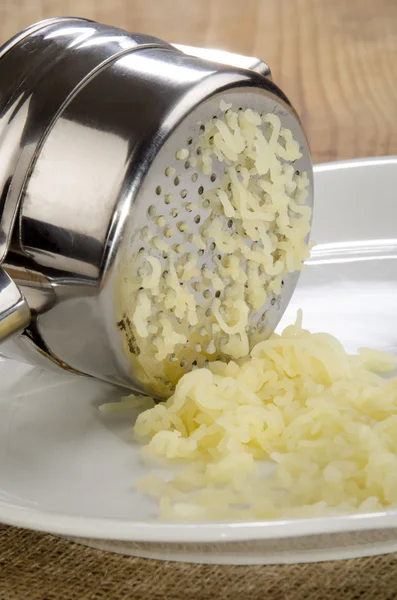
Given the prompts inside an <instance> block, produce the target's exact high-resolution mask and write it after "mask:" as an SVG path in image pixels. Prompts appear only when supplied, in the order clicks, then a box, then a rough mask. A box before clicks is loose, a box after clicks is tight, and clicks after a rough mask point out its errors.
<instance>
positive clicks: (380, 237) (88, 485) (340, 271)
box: [0, 158, 397, 564]
mask: <svg viewBox="0 0 397 600" xmlns="http://www.w3.org/2000/svg"><path fill="white" fill-rule="evenodd" d="M315 187H316V200H315V218H314V226H313V239H315V240H316V241H317V242H318V243H319V244H320V245H319V246H318V247H317V249H316V251H315V252H314V255H313V259H312V260H311V261H310V265H309V267H308V269H307V270H306V272H305V273H304V274H303V276H302V278H301V280H300V283H299V286H298V289H297V291H296V294H295V295H294V297H293V301H292V302H291V304H290V306H289V308H288V310H287V313H286V315H285V317H284V319H283V324H285V323H287V322H288V321H291V320H292V319H293V318H294V317H295V314H296V309H297V308H298V307H302V308H303V309H304V319H305V326H307V327H308V328H310V329H312V330H327V331H329V332H331V333H333V334H335V335H336V336H338V337H339V338H340V339H341V340H342V341H343V343H344V344H345V347H346V349H347V350H348V351H351V352H354V351H355V350H356V349H357V347H358V346H361V345H365V346H371V347H374V348H378V349H382V350H387V351H391V352H397V202H396V189H397V158H383V159H371V160H359V161H352V162H344V163H334V164H328V165H320V166H318V167H317V168H316V172H315ZM0 382H1V383H0V521H3V522H4V523H9V524H13V525H19V526H22V527H29V528H32V529H39V530H43V531H48V532H52V533H56V534H61V535H65V536H68V537H71V538H78V540H79V541H80V542H82V543H86V544H89V545H92V546H96V547H99V548H105V549H109V550H113V551H116V552H122V553H127V554H134V555H139V556H148V557H155V558H163V559H174V560H184V561H196V562H216V563H235V564H248V563H269V562H300V561H314V560H326V559H336V558H346V557H354V556H364V555H370V554H377V553H384V552H390V551H394V550H397V511H387V512H384V513H380V514H379V513H378V514H372V515H371V514H369V515H351V516H345V517H330V518H326V519H319V518H316V519H304V520H295V521H272V522H251V523H245V522H243V523H228V522H223V523H222V522H219V523H208V524H199V525H197V524H193V523H192V524H175V523H163V522H156V520H155V519H154V516H155V514H156V506H155V504H153V503H151V502H149V501H148V500H147V499H146V498H144V497H142V496H140V495H139V494H137V493H136V492H135V491H134V479H135V478H136V477H139V476H141V475H143V474H144V467H143V466H142V465H141V463H140V459H139V448H138V447H137V446H135V445H134V444H132V443H131V441H130V431H131V420H130V419H129V418H127V417H126V415H124V416H123V417H120V416H118V417H116V416H114V417H111V418H110V417H109V415H107V416H106V418H105V417H104V416H103V415H101V414H100V413H99V411H98V410H97V407H98V405H100V404H101V403H103V402H105V401H109V400H111V399H115V398H118V397H119V395H120V391H119V390H117V389H115V388H114V387H112V386H110V385H106V384H103V383H100V382H97V381H94V380H92V379H88V378H80V377H75V376H71V375H64V376H63V375H62V376H59V375H58V374H53V373H47V372H43V371H39V370H37V369H34V368H31V367H29V366H26V365H22V364H20V363H16V362H12V361H6V360H4V361H0Z"/></svg>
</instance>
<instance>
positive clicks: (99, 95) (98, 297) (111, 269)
mask: <svg viewBox="0 0 397 600" xmlns="http://www.w3.org/2000/svg"><path fill="white" fill-rule="evenodd" d="M221 99H222V100H223V101H224V102H227V103H231V104H232V105H233V106H236V107H238V108H240V109H242V110H245V109H247V108H251V109H254V110H256V111H258V112H259V113H271V114H275V115H278V117H279V119H280V121H281V123H282V125H283V127H285V128H287V129H288V130H290V131H291V132H292V134H293V136H294V139H295V140H297V142H298V143H299V147H300V151H301V158H299V159H298V160H296V162H295V163H294V170H297V171H299V172H303V171H305V172H306V173H307V175H308V178H309V181H310V185H309V195H308V198H307V200H306V205H308V206H311V205H312V168H311V158H310V152H309V149H308V144H307V141H306V137H305V134H304V132H303V130H302V126H301V124H300V121H299V119H298V117H297V114H296V112H295V111H294V109H293V108H292V106H291V104H290V103H289V101H288V99H287V98H286V97H285V95H284V94H283V92H281V91H280V89H279V88H278V87H277V86H276V85H275V84H274V83H273V81H272V79H271V74H270V70H269V68H268V66H267V65H266V64H265V63H263V62H262V61H260V60H258V59H255V58H250V57H244V56H239V55H233V54H229V53H225V52H218V51H211V50H204V49H199V48H191V47H184V46H174V45H171V44H168V43H166V42H164V41H162V40H160V39H157V38H155V37H151V36H149V35H141V34H134V33H127V32H125V31H122V30H120V29H117V28H114V27H109V26H105V25H101V24H98V23H95V22H92V21H88V20H85V19H80V18H54V19H49V20H46V21H43V22H40V23H37V24H35V25H33V26H31V27H29V28H28V29H26V30H25V31H23V32H22V33H20V34H19V35H17V36H15V37H14V38H13V39H11V40H10V41H9V42H8V43H6V44H5V45H4V46H3V47H2V48H1V49H0V194H1V196H0V341H1V342H2V344H1V346H0V352H1V353H2V354H3V355H4V356H6V357H11V358H18V359H19V360H23V361H26V362H30V363H32V364H36V365H40V366H43V367H45V368H51V367H54V368H61V369H64V370H69V371H72V372H75V373H80V374H86V375H91V376H94V377H98V378H101V379H104V380H107V381H110V382H114V383H117V384H120V385H123V386H127V387H129V388H131V389H135V390H138V391H141V392H147V393H154V394H155V395H157V396H158V397H164V396H166V395H168V394H169V393H170V391H171V390H172V387H173V385H174V383H175V382H173V381H171V383H170V381H168V380H167V377H165V376H164V373H163V372H161V373H160V371H161V368H160V363H159V367H158V373H157V368H156V363H155V362H153V360H151V362H150V361H149V363H147V364H146V366H145V364H143V363H142V362H141V363H140V364H137V362H136V361H138V362H139V354H140V353H142V348H141V347H140V346H139V343H138V342H137V338H136V332H135V326H134V322H133V321H132V319H131V318H130V317H129V316H128V304H129V302H130V301H131V302H132V301H133V300H134V301H136V297H137V295H138V294H139V290H138V291H137V290H135V291H132V292H131V289H132V288H131V289H130V288H129V287H128V285H129V277H131V278H132V280H133V278H134V277H135V275H134V273H133V269H132V267H131V265H130V264H129V260H130V257H131V256H136V255H137V254H139V252H144V250H145V248H146V247H147V245H148V244H149V243H150V240H148V239H145V234H144V233H145V228H147V226H148V224H149V221H150V219H151V218H152V217H153V214H155V219H156V225H155V226H156V227H158V228H159V230H158V233H157V237H158V238H159V240H160V241H158V245H159V248H160V250H159V257H160V261H163V260H164V261H166V260H169V261H171V262H170V264H172V261H173V260H174V259H172V260H171V259H170V257H169V256H167V255H166V254H167V253H166V251H165V250H164V249H163V250H162V249H161V248H162V246H161V239H163V234H162V232H163V231H164V228H163V225H164V223H165V221H166V219H168V220H169V219H171V218H172V217H173V218H174V219H175V228H174V229H175V234H174V235H175V237H174V238H173V239H172V240H171V241H172V243H173V246H172V248H178V247H179V248H181V246H182V244H183V245H184V248H185V252H188V253H190V254H189V255H194V256H196V257H198V264H197V267H198V269H199V270H200V269H201V271H202V272H203V269H204V270H205V269H207V272H208V273H209V272H211V271H212V270H213V261H216V260H219V261H222V260H223V259H225V256H226V258H227V252H226V253H225V252H221V253H220V252H219V251H218V250H216V251H215V254H214V255H213V249H214V246H215V242H214V241H212V242H211V244H209V245H208V247H205V248H203V249H202V251H201V252H200V251H198V250H197V247H196V246H194V243H193V240H194V236H195V235H196V234H197V233H198V232H199V228H200V227H201V226H202V224H203V222H204V221H205V219H206V213H205V210H206V208H205V206H203V204H202V203H201V204H200V201H199V195H200V189H201V188H202V186H203V185H204V182H206V181H208V177H209V175H208V174H207V175H206V174H204V173H202V172H196V171H197V170H195V169H194V166H193V165H192V164H191V163H190V162H189V161H183V160H181V156H184V155H183V154H179V156H178V150H179V149H185V148H188V145H189V143H190V144H192V141H193V144H194V142H195V140H196V138H197V136H198V134H199V133H200V127H203V123H206V122H207V121H208V120H209V119H211V118H216V116H217V115H218V114H219V111H220V108H219V106H220V100H221ZM218 167H219V169H220V168H222V169H223V168H224V166H219V165H218ZM218 167H217V168H218ZM222 173H223V171H222ZM222 173H221V171H219V172H217V171H216V169H215V167H214V173H212V174H211V177H213V178H216V177H218V179H219V178H220V177H221V174H222ZM170 198H172V201H173V204H172V207H170V206H169V205H168V204H169V202H170V200H169V199H170ZM187 200H189V203H190V210H189V206H188V205H187ZM192 207H193V209H192ZM170 211H172V216H170ZM174 215H175V217H174ZM182 217H183V218H182ZM150 222H153V219H152V220H151V221H150ZM180 222H182V223H186V228H188V233H189V235H187V234H186V231H183V229H184V227H182V226H181V225H178V226H177V224H178V223H180ZM230 223H231V225H230V224H229V226H230V227H232V225H233V223H232V219H230ZM178 227H179V229H178ZM142 232H144V233H143V234H142ZM178 236H179V237H178ZM151 241H152V242H153V239H152V240H151ZM176 252H177V251H176V250H175V255H174V256H175V261H176V260H177V254H176ZM130 267H131V268H130ZM297 278H298V274H297V273H295V272H294V273H291V274H289V275H288V276H287V277H285V278H284V281H283V289H282V292H281V294H279V295H278V297H277V298H274V297H270V296H269V299H268V302H267V304H266V306H264V307H262V308H261V311H258V314H259V313H260V315H262V317H263V315H264V314H266V327H265V328H262V332H263V335H267V333H268V332H269V331H272V330H273V329H274V328H275V326H276V325H277V322H278V321H279V319H280V317H281V315H282V313H283V311H284V309H285V307H286V305H287V303H288V301H289V299H290V297H291V295H292V292H293V290H294V287H295V285H296V282H297ZM123 282H124V283H125V284H126V286H127V287H126V288H123ZM123 289H128V290H130V291H129V292H128V293H130V294H131V296H130V297H128V294H127V295H126V294H125V293H124V292H123ZM192 293H194V294H196V292H195V291H194V292H192ZM201 293H202V290H201V291H200V290H199V291H197V295H196V301H197V305H199V304H200V298H201V296H200V294H201ZM212 293H214V294H215V295H216V292H214V290H212V289H210V290H209V291H208V294H212ZM123 294H124V295H123ZM144 310H146V309H145V307H144V306H143V304H142V311H144ZM202 318H203V319H204V318H205V317H204V315H203V317H202ZM257 318H259V317H258V315H257V314H250V319H251V320H252V323H254V322H255V319H257ZM199 325H200V327H201V330H203V328H204V329H205V323H204V322H202V323H201V322H200V323H199V324H198V325H197V327H198V326H199ZM152 328H153V326H152ZM191 329H192V328H191ZM153 331H157V328H156V327H154V328H153ZM193 333H194V332H192V335H193ZM170 335H171V334H170ZM185 345H186V342H185ZM195 348H196V352H197V353H198V355H200V354H201V353H202V352H204V350H203V345H200V344H198V343H195ZM204 354H205V352H204ZM189 357H190V358H189V359H188V360H187V361H186V360H185V359H184V360H183V361H182V360H181V361H179V359H178V358H175V357H174V355H172V356H171V357H170V361H171V363H172V361H173V360H174V361H178V368H180V371H178V373H177V376H178V377H180V375H181V374H183V372H185V371H186V370H189V369H190V368H192V365H193V367H194V366H196V365H197V364H198V366H200V365H201V363H200V361H197V360H193V359H194V358H195V357H194V356H193V355H192V354H190V355H189ZM213 358H214V359H215V358H219V359H224V354H223V353H222V351H221V350H219V349H217V351H216V352H215V351H214V354H213ZM204 359H206V360H207V359H208V352H207V355H206V357H204ZM211 360H212V359H211ZM189 361H190V362H189ZM174 379H175V378H174ZM170 380H172V377H171V378H170Z"/></svg>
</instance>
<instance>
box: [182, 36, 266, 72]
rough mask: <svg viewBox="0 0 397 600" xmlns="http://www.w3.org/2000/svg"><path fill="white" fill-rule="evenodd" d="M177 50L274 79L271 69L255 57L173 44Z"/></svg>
mask: <svg viewBox="0 0 397 600" xmlns="http://www.w3.org/2000/svg"><path fill="white" fill-rule="evenodd" d="M172 45H173V46H174V47H175V48H177V49H178V50H180V51H181V52H184V54H189V55H190V56H196V57H197V58H203V59H204V60H210V61H212V62H215V63H220V64H221V65H229V66H231V67H238V68H240V69H247V70H248V71H255V73H259V74H260V75H263V76H264V77H267V78H268V79H272V74H271V71H270V67H269V66H268V65H267V64H266V63H265V62H263V60H260V59H259V58H255V57H253V56H243V55H242V54H233V53H232V52H225V51H223V50H211V49H209V48H197V47H196V46H183V45H181V44H172Z"/></svg>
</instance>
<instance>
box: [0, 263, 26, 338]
mask: <svg viewBox="0 0 397 600" xmlns="http://www.w3.org/2000/svg"><path fill="white" fill-rule="evenodd" d="M0 315H1V319H0V340H1V341H5V340H7V339H8V338H10V337H13V336H14V335H16V334H18V333H21V332H22V331H23V330H24V329H25V327H27V326H28V325H29V323H30V310H29V307H28V305H27V304H26V302H25V299H24V297H23V296H22V294H21V292H20V290H19V288H18V287H17V286H16V285H15V283H14V282H13V280H12V279H11V278H10V276H9V275H7V273H6V272H5V271H4V270H3V269H1V268H0Z"/></svg>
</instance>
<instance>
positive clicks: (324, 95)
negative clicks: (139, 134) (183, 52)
mask: <svg viewBox="0 0 397 600" xmlns="http://www.w3.org/2000/svg"><path fill="white" fill-rule="evenodd" d="M54 15H74V16H84V17H88V18H92V19H95V20H98V21H103V22H107V23H111V24H114V25H118V26H120V27H124V28H126V29H129V30H131V31H140V32H145V33H150V34H152V35H155V36H158V37H161V38H164V39H166V40H168V41H173V42H179V43H186V44H190V45H195V44H196V45H203V46H207V47H215V48H221V49H225V50H231V51H234V52H241V53H246V54H248V55H253V56H258V57H260V58H262V59H263V60H265V61H266V62H268V64H269V65H270V66H271V68H272V71H273V77H274V80H275V82H276V83H277V84H278V85H279V86H280V87H281V88H282V89H283V90H284V92H285V93H286V94H287V95H288V96H289V97H290V99H291V101H292V103H293V104H294V105H295V107H296V108H297V110H298V112H299V114H300V115H301V118H302V120H303V123H304V125H305V128H306V131H307V134H308V137H309V141H310V145H311V148H312V152H313V157H314V160H315V161H316V162H321V161H328V160H335V159H342V158H350V157H359V156H373V155H386V154H397V0H243V1H241V0H190V1H189V0H0V38H1V40H2V41H4V40H6V39H7V38H8V37H9V36H11V35H12V34H14V33H15V32H16V31H18V30H19V29H21V28H23V27H25V26H26V25H28V24H30V23H31V22H34V21H36V20H39V19H43V18H46V17H50V16H54Z"/></svg>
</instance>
